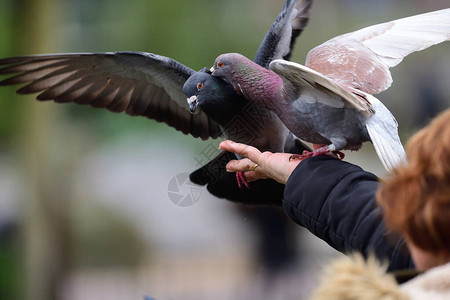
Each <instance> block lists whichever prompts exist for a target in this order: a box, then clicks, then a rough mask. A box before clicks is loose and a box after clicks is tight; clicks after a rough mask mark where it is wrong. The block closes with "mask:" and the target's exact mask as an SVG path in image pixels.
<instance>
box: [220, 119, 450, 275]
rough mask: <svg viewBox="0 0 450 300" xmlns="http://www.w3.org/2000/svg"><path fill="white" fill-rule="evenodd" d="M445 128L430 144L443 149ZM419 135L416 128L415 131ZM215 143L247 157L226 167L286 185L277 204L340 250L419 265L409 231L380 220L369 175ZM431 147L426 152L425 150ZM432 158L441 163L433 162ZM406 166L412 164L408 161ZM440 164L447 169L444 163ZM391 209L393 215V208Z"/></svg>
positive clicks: (328, 161)
mask: <svg viewBox="0 0 450 300" xmlns="http://www.w3.org/2000/svg"><path fill="white" fill-rule="evenodd" d="M449 118H450V110H447V111H446V112H445V113H443V114H442V115H441V116H440V117H439V118H438V119H436V121H434V122H433V123H432V124H431V125H429V126H428V127H427V128H426V129H424V131H425V132H430V134H432V133H434V132H433V130H432V129H433V128H436V127H438V125H436V124H438V123H439V122H441V123H442V122H443V123H445V122H447V123H448V121H450V120H449ZM442 120H444V121H442ZM439 124H440V123H439ZM421 132H423V131H421ZM444 132H446V131H444V130H443V129H442V130H441V135H440V141H441V143H438V142H436V143H435V144H433V145H434V148H436V147H438V148H439V147H441V148H444V145H442V144H443V143H444V141H447V142H448V140H449V139H450V134H449V133H448V132H447V135H445V134H442V133H444ZM420 135H421V133H418V134H417V135H416V136H420ZM411 140H412V141H414V140H417V138H416V139H414V138H413V139H411ZM411 143H412V142H411ZM417 143H418V144H420V142H416V144H417ZM413 145H414V144H413ZM420 145H421V146H422V147H419V148H420V149H422V148H424V147H425V148H426V147H427V145H426V144H425V143H422V144H420ZM315 147H318V146H317V145H316V146H315ZM412 147H418V145H414V146H410V147H408V151H409V156H414V155H416V156H417V155H418V154H417V153H416V152H415V151H414V149H413V148H412ZM428 147H431V145H430V146H428ZM219 148H220V149H222V150H226V151H230V152H234V153H237V154H239V155H241V156H244V157H246V158H245V159H242V160H233V161H230V162H229V163H228V164H227V171H229V172H237V171H242V172H245V176H246V179H247V181H249V182H251V181H255V180H258V179H264V178H273V179H275V180H276V181H278V182H280V183H283V184H285V185H286V186H285V190H284V198H283V203H282V205H283V208H284V210H285V212H286V213H287V215H288V216H289V217H290V218H291V219H292V220H294V221H295V222H296V223H297V224H299V225H301V226H304V227H305V228H307V229H308V230H309V231H311V232H312V233H313V234H314V235H316V236H317V237H319V238H321V239H322V240H324V241H326V242H327V243H328V244H329V245H330V246H332V247H333V248H335V249H336V250H338V251H340V252H343V253H351V252H354V251H358V252H360V253H362V254H363V256H364V257H365V258H367V257H369V255H370V254H371V253H373V254H374V255H375V256H376V258H377V259H378V260H381V261H388V263H389V264H388V271H394V270H401V269H411V268H414V266H415V264H414V263H416V264H419V265H418V266H417V267H418V268H420V267H421V263H420V260H419V259H417V258H416V259H415V260H414V261H413V259H412V258H411V254H412V255H413V258H414V256H416V255H417V254H416V253H417V252H420V249H421V248H420V247H419V250H418V251H415V250H417V249H416V248H414V246H411V245H415V244H411V243H408V240H407V239H406V240H405V237H406V238H407V237H408V235H403V236H402V235H400V234H399V232H398V231H393V230H389V229H388V228H387V227H386V221H387V220H389V221H390V220H391V219H390V218H386V219H384V218H383V208H382V207H381V206H378V205H377V204H376V193H377V190H378V187H379V185H380V182H379V179H378V178H377V177H376V176H375V175H374V174H372V173H370V172H366V171H364V170H362V169H361V168H360V167H358V166H356V165H353V164H350V163H347V162H344V161H341V160H338V159H336V158H333V157H330V156H325V155H322V156H316V157H311V158H308V159H305V160H303V161H299V160H289V157H290V154H288V153H270V152H264V153H261V152H260V151H259V150H257V149H256V148H254V147H251V146H248V145H244V144H239V143H234V142H232V141H224V142H222V143H221V144H220V146H219ZM430 149H431V150H433V148H429V150H430ZM431 150H430V151H428V152H427V153H428V154H429V155H431V153H432V151H431ZM422 151H423V150H422ZM447 153H450V149H447ZM431 156H432V157H436V155H434V156H433V155H431ZM410 159H412V158H410ZM428 161H430V160H428ZM425 162H427V160H425ZM433 163H435V164H437V165H442V163H436V161H434V162H433ZM411 165H413V164H412V163H410V164H409V165H408V166H411ZM442 167H444V166H442ZM405 168H407V167H405ZM445 168H446V169H447V170H450V166H448V165H446V166H445ZM422 180H425V179H422ZM446 180H447V185H450V184H448V182H449V179H448V178H447V179H446ZM398 193H402V192H401V191H399V192H398ZM447 198H448V195H447ZM447 201H448V200H447ZM392 211H393V212H394V216H395V215H396V213H395V210H391V212H392ZM447 219H448V217H447ZM400 233H403V232H400ZM449 240H450V239H449ZM407 243H408V245H409V249H408V247H407Z"/></svg>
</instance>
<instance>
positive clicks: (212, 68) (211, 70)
mask: <svg viewBox="0 0 450 300" xmlns="http://www.w3.org/2000/svg"><path fill="white" fill-rule="evenodd" d="M215 70H216V69H214V66H212V67H211V69H209V71H210V72H211V75H213V74H214V71H215Z"/></svg>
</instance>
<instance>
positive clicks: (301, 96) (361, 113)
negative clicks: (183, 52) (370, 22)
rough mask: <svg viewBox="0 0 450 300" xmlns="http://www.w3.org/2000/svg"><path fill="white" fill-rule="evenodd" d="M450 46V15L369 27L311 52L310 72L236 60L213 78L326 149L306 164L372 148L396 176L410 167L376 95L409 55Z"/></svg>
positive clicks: (218, 67) (219, 63)
mask: <svg viewBox="0 0 450 300" xmlns="http://www.w3.org/2000/svg"><path fill="white" fill-rule="evenodd" d="M449 39H450V9H443V10H439V11H434V12H430V13H425V14H420V15H416V16H412V17H407V18H403V19H399V20H395V21H391V22H387V23H382V24H378V25H374V26H370V27H367V28H364V29H361V30H358V31H355V32H352V33H347V34H344V35H341V36H338V37H335V38H333V39H331V40H329V41H327V42H325V43H323V44H321V45H319V46H317V47H315V48H313V49H312V50H310V51H309V53H308V55H307V57H306V63H305V65H306V66H303V65H300V64H298V63H294V62H288V61H285V60H282V59H276V60H273V61H272V62H271V63H270V66H269V69H265V68H261V67H260V66H258V65H256V64H254V63H253V62H251V61H250V60H249V59H247V58H246V57H244V56H242V55H240V54H237V53H228V54H223V55H220V56H219V57H217V59H216V60H215V62H214V66H213V67H212V68H211V71H212V75H213V76H216V77H219V78H223V79H224V80H226V81H228V82H229V83H230V84H232V85H233V87H234V89H235V90H236V92H237V93H238V94H240V95H243V96H244V97H246V98H247V99H248V100H250V101H252V102H254V103H257V104H259V105H261V106H263V107H266V108H268V109H270V110H272V111H273V112H274V113H276V114H277V116H278V117H279V118H280V119H281V120H282V122H283V123H284V124H285V125H286V126H287V128H288V129H289V130H290V131H291V132H292V133H293V134H294V135H295V136H297V137H298V138H300V139H302V140H305V141H307V142H311V143H314V144H319V145H324V146H323V147H320V148H318V149H316V150H314V151H313V152H305V153H303V154H301V155H293V156H291V158H300V159H304V158H307V157H310V156H316V155H322V154H329V153H331V152H335V153H336V154H339V155H340V156H341V158H343V157H342V155H343V153H341V152H340V151H339V150H357V149H359V148H360V147H361V146H362V143H364V142H366V141H371V142H372V143H373V145H374V148H375V150H376V152H377V154H378V156H379V158H380V160H381V162H382V163H383V166H384V167H385V168H386V170H388V171H389V172H391V171H392V169H393V168H395V167H396V166H398V165H399V164H402V163H406V155H405V151H404V149H403V146H402V144H401V141H400V138H399V136H398V124H397V121H396V120H395V118H394V116H393V115H392V114H391V112H390V111H389V110H388V109H387V108H386V107H385V106H384V105H383V104H382V103H381V102H380V101H379V100H378V99H377V98H375V97H374V96H373V94H377V93H380V92H382V91H384V90H386V89H387V88H389V86H390V85H391V83H392V77H391V74H390V71H389V68H391V67H394V66H396V65H397V64H399V63H400V62H401V61H402V59H403V58H404V57H405V56H407V55H408V54H410V53H412V52H415V51H420V50H423V49H425V48H428V47H430V46H432V45H435V44H438V43H441V42H444V41H448V40H449Z"/></svg>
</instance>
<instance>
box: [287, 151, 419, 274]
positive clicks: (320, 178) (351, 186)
mask: <svg viewBox="0 0 450 300" xmlns="http://www.w3.org/2000/svg"><path fill="white" fill-rule="evenodd" d="M377 187H378V178H377V177H376V176H375V175H373V174H371V173H368V172H365V171H363V170H362V169H361V168H359V167H358V166H355V165H352V164H349V163H345V162H342V161H339V160H336V159H333V158H330V157H327V156H321V157H315V158H310V159H307V160H305V161H303V162H302V163H301V164H300V165H299V166H298V167H297V168H296V169H295V170H294V172H293V173H292V175H291V177H290V178H289V180H288V182H287V184H286V188H285V193H284V200H283V208H284V209H285V211H286V213H287V214H288V215H289V216H290V217H291V218H292V219H293V220H294V221H295V222H297V223H298V224H299V225H302V226H304V227H305V228H307V229H308V230H309V231H311V232H312V233H313V234H314V235H316V236H317V237H319V238H321V239H322V240H324V241H326V242H327V243H328V244H329V245H330V246H332V247H333V248H335V249H336V250H338V251H340V252H344V253H347V252H351V251H360V252H361V253H363V254H364V255H367V254H368V253H370V252H374V253H375V254H376V255H377V257H378V258H380V259H388V260H389V262H390V268H391V269H399V268H407V267H410V264H411V263H410V257H409V254H408V253H403V252H402V250H401V249H400V248H402V247H403V241H402V240H401V239H400V238H399V237H394V236H392V235H387V233H386V230H385V227H384V221H383V216H382V212H381V210H380V208H378V207H377V206H376V201H375V193H376V189H377Z"/></svg>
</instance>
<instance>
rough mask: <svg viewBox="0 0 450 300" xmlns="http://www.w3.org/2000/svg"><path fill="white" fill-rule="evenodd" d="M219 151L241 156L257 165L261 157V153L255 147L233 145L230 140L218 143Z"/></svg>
mask: <svg viewBox="0 0 450 300" xmlns="http://www.w3.org/2000/svg"><path fill="white" fill-rule="evenodd" d="M219 149H221V150H226V151H229V152H233V153H236V154H239V155H241V156H244V157H247V158H250V159H251V160H252V161H254V162H255V163H259V156H260V155H261V151H259V150H258V149H256V148H255V147H252V146H249V145H245V144H240V143H235V142H233V141H230V140H226V141H223V142H222V143H220V145H219Z"/></svg>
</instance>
